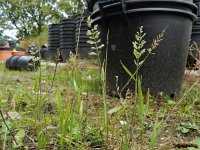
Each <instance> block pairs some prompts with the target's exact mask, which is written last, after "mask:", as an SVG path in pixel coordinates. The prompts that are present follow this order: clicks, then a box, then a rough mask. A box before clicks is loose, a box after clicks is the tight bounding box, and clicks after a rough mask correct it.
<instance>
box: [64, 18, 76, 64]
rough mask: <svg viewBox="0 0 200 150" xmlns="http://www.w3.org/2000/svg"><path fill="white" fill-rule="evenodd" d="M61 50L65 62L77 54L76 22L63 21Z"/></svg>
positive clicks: (72, 20) (70, 20)
mask: <svg viewBox="0 0 200 150" xmlns="http://www.w3.org/2000/svg"><path fill="white" fill-rule="evenodd" d="M60 50H61V56H62V60H63V62H66V60H67V59H68V58H69V56H70V52H73V53H74V52H75V20H74V19H63V20H62V21H61V24H60Z"/></svg>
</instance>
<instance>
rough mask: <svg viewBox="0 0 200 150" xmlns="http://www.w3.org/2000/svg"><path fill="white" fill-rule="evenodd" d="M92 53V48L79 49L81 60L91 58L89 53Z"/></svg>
mask: <svg viewBox="0 0 200 150" xmlns="http://www.w3.org/2000/svg"><path fill="white" fill-rule="evenodd" d="M90 52H92V51H91V48H90V47H79V49H78V54H79V58H82V59H83V58H90V55H89V53H90Z"/></svg>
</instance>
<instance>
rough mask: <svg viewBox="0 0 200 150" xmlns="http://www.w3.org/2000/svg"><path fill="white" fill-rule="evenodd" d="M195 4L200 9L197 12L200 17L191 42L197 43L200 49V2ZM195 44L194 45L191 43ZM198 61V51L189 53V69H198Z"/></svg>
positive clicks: (196, 1) (199, 0)
mask: <svg viewBox="0 0 200 150" xmlns="http://www.w3.org/2000/svg"><path fill="white" fill-rule="evenodd" d="M194 3H195V4H196V5H197V7H198V11H197V17H198V21H197V23H196V24H194V26H193V28H192V35H191V42H195V43H196V44H197V46H198V48H200V9H199V8H200V0H194ZM191 44H193V43H191ZM197 60H199V53H198V51H196V50H192V51H190V52H189V54H188V59H187V65H186V67H187V69H197V68H196V64H197Z"/></svg>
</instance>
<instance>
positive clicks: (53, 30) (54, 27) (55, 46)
mask: <svg viewBox="0 0 200 150" xmlns="http://www.w3.org/2000/svg"><path fill="white" fill-rule="evenodd" d="M48 34H49V35H48V43H49V46H48V48H49V53H50V59H51V60H55V59H56V58H57V56H56V55H57V50H59V48H60V24H51V25H49V32H48Z"/></svg>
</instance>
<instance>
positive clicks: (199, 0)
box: [191, 0, 200, 47]
mask: <svg viewBox="0 0 200 150" xmlns="http://www.w3.org/2000/svg"><path fill="white" fill-rule="evenodd" d="M194 3H195V4H196V5H197V7H198V12H197V17H198V21H197V23H196V24H194V26H193V28H192V37H191V39H192V41H194V42H196V44H197V45H198V47H200V10H199V8H200V0H194Z"/></svg>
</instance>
